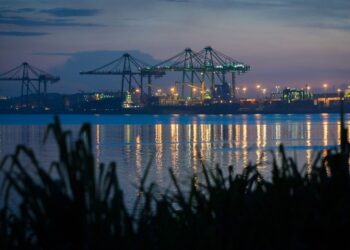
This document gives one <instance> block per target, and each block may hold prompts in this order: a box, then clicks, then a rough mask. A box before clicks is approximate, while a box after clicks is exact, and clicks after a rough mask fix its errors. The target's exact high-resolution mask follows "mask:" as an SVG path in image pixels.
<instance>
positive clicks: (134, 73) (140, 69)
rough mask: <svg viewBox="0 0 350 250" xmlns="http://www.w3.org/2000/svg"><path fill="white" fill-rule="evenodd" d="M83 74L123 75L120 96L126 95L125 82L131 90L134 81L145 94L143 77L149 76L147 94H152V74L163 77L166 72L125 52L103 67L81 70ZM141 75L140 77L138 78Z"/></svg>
mask: <svg viewBox="0 0 350 250" xmlns="http://www.w3.org/2000/svg"><path fill="white" fill-rule="evenodd" d="M80 74H81V75H118V76H121V77H122V81H121V92H120V96H121V97H124V95H125V84H128V91H129V92H131V89H132V86H133V83H135V84H136V85H137V86H138V87H140V89H141V97H142V96H143V95H144V94H145V91H144V86H143V78H144V77H147V95H148V96H149V97H150V96H151V95H152V81H151V78H152V76H155V77H161V76H163V75H164V74H165V73H164V72H158V71H153V70H151V66H149V65H148V64H146V63H145V62H142V61H141V60H139V59H137V58H135V57H133V56H132V55H130V54H129V53H124V54H123V55H122V56H121V57H119V58H117V59H116V60H114V61H112V62H109V63H107V64H105V65H103V66H101V67H98V68H96V69H93V70H89V71H82V72H80ZM138 77H139V79H138Z"/></svg>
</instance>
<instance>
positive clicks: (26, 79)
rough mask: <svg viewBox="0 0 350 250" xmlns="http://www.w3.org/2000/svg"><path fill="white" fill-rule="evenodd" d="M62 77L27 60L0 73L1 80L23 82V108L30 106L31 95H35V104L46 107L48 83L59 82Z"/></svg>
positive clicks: (38, 106)
mask: <svg viewBox="0 0 350 250" xmlns="http://www.w3.org/2000/svg"><path fill="white" fill-rule="evenodd" d="M59 80H60V78H59V77H58V76H53V75H51V74H49V73H47V72H45V71H43V70H41V69H38V68H36V67H34V66H32V65H30V64H29V63H27V62H23V63H22V64H21V65H19V66H18V67H16V68H14V69H11V70H9V71H7V72H5V73H3V74H0V81H16V82H21V108H23V107H26V108H28V107H29V106H30V101H29V95H35V97H36V98H35V102H34V104H35V105H33V106H36V107H37V108H45V102H46V96H47V84H48V83H55V82H58V81H59Z"/></svg>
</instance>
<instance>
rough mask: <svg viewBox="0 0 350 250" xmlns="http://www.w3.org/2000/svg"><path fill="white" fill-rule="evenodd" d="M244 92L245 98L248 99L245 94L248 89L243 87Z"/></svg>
mask: <svg viewBox="0 0 350 250" xmlns="http://www.w3.org/2000/svg"><path fill="white" fill-rule="evenodd" d="M242 90H243V97H246V95H245V93H246V92H247V88H246V87H243V88H242Z"/></svg>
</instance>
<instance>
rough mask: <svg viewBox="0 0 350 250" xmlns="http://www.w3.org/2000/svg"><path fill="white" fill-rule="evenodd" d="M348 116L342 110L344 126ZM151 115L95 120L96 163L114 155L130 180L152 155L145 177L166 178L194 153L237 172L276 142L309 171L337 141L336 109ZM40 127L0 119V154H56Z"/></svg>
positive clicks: (191, 164) (190, 164)
mask: <svg viewBox="0 0 350 250" xmlns="http://www.w3.org/2000/svg"><path fill="white" fill-rule="evenodd" d="M150 117H151V118H152V116H149V117H147V119H151V118H150ZM165 117H167V116H165ZM349 118H350V116H349V115H347V116H346V124H347V126H349V125H350V121H349V120H350V119H349ZM135 119H136V118H135ZM137 119H144V118H137ZM152 119H154V123H150V124H111V123H110V124H108V123H106V124H103V123H98V124H95V125H94V126H93V130H94V131H93V135H94V136H95V138H94V144H95V145H94V150H95V153H96V161H97V163H99V162H105V163H108V162H110V161H111V160H116V161H117V162H118V165H119V166H120V167H119V168H120V169H121V170H122V172H121V175H122V176H121V177H120V178H123V179H130V178H131V179H132V181H131V183H135V181H136V182H138V181H139V180H140V178H141V176H142V173H143V169H144V167H145V166H146V165H147V164H148V162H149V160H150V156H151V155H154V161H153V165H154V167H153V168H152V169H153V170H152V171H153V172H151V174H150V175H151V179H155V180H157V182H158V183H161V184H162V183H164V184H168V183H169V182H167V180H168V179H167V177H166V176H168V171H167V169H168V168H171V169H173V171H174V173H175V174H176V175H177V176H185V175H188V173H189V171H190V172H199V171H200V167H199V166H200V162H199V158H198V156H199V154H200V155H201V156H202V158H203V159H204V160H205V163H206V165H207V166H209V167H212V166H214V165H215V164H216V163H219V164H220V165H222V166H224V167H226V166H228V165H233V166H235V167H236V168H237V169H238V172H239V170H241V169H242V168H243V167H245V166H247V165H248V163H249V162H252V163H261V164H262V166H261V167H264V165H265V166H266V162H268V161H270V160H271V155H270V154H269V153H268V152H269V151H270V150H273V149H276V148H277V147H278V146H279V145H280V144H281V143H282V144H284V146H285V148H286V150H287V153H288V154H289V155H291V156H293V155H294V152H295V155H296V156H297V160H298V161H299V163H300V164H299V165H300V166H302V165H304V164H305V165H306V166H307V170H308V171H310V167H311V164H312V161H313V156H314V155H316V153H315V152H316V151H319V150H323V149H324V147H329V146H332V145H337V144H340V123H339V122H338V120H337V119H338V116H337V115H329V114H321V115H290V116H288V115H266V116H265V115H252V116H249V115H242V116H193V117H189V118H186V119H187V120H185V122H184V121H183V120H182V119H185V118H182V117H181V116H174V117H171V118H169V122H165V123H162V122H159V121H158V119H163V118H159V117H157V119H156V118H155V117H153V118H152ZM66 128H69V129H71V130H73V132H74V133H77V132H78V130H79V126H78V125H76V126H71V125H70V126H66ZM44 132H45V126H41V125H0V155H4V154H6V153H10V152H13V150H14V145H16V144H26V145H28V146H31V147H33V148H34V149H35V151H37V152H39V155H40V159H41V160H42V161H44V162H45V161H46V162H49V161H50V160H51V159H53V158H55V157H56V155H57V154H56V150H54V147H55V144H54V142H53V140H52V138H51V139H50V140H49V141H48V143H47V145H46V146H45V147H43V146H42V138H43V136H44ZM349 136H350V135H349ZM42 149H43V150H42ZM263 152H267V153H265V154H264V153H263ZM267 166H269V165H267ZM261 171H265V172H264V173H267V172H268V171H269V169H268V168H266V169H265V168H264V169H262V170H261Z"/></svg>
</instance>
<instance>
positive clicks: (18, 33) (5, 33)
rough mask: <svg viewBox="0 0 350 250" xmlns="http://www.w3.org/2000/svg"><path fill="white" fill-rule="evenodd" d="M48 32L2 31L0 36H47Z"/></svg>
mask: <svg viewBox="0 0 350 250" xmlns="http://www.w3.org/2000/svg"><path fill="white" fill-rule="evenodd" d="M49 34H50V33H47V32H22V31H0V36H45V35H49Z"/></svg>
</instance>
